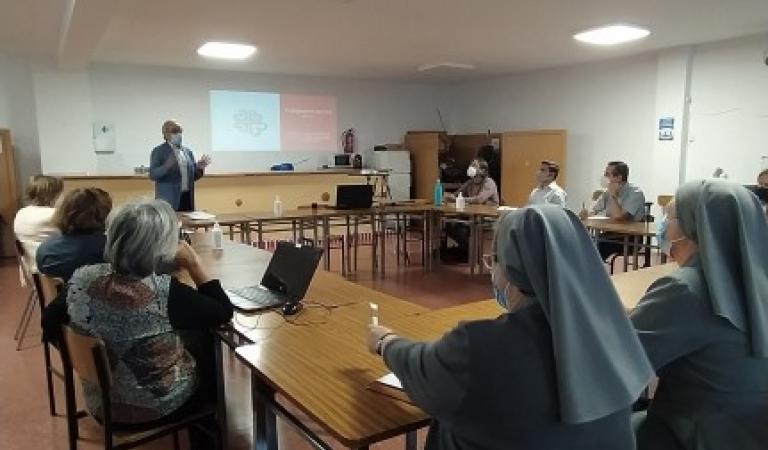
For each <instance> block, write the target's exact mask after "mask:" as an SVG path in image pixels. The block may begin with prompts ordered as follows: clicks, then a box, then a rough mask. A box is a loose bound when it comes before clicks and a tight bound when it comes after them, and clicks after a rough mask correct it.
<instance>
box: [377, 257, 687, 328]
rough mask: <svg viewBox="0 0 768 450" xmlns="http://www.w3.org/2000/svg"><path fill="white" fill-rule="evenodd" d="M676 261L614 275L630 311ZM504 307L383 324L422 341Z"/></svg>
mask: <svg viewBox="0 0 768 450" xmlns="http://www.w3.org/2000/svg"><path fill="white" fill-rule="evenodd" d="M677 268H678V266H677V264H675V263H668V264H660V265H657V266H653V267H648V268H645V269H640V270H636V271H633V272H625V273H620V274H616V275H613V276H612V277H611V281H613V285H614V286H615V287H616V291H617V292H618V294H619V298H620V299H621V303H622V304H623V305H624V309H626V310H627V312H628V313H629V312H631V311H632V310H633V309H635V307H636V306H637V303H638V302H639V301H640V299H641V298H642V297H643V295H645V292H646V291H647V290H648V287H650V285H651V284H653V282H654V281H656V280H658V279H659V278H661V277H663V276H666V275H669V274H670V273H672V272H674V271H675V270H677ZM503 313H504V310H503V309H502V308H501V307H500V306H499V304H498V303H497V302H496V300H494V299H491V300H482V301H479V302H473V303H466V304H463V305H459V306H453V307H450V308H442V309H437V310H430V311H424V312H420V313H417V314H414V315H410V316H406V317H401V318H399V319H397V320H396V322H392V323H385V322H382V324H383V325H386V326H389V327H392V328H393V329H394V330H396V331H397V332H398V333H401V334H402V335H404V336H408V337H409V338H412V339H418V340H434V339H438V338H439V337H440V336H441V335H442V334H443V333H445V332H446V331H448V330H451V329H453V328H454V327H456V326H457V325H458V324H459V322H467V321H472V320H483V319H492V318H495V317H498V316H499V315H501V314H503Z"/></svg>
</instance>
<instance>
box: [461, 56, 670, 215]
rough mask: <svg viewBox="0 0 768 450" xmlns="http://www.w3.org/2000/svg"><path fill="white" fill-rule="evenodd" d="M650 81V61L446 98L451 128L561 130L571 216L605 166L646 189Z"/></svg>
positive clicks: (541, 74)
mask: <svg viewBox="0 0 768 450" xmlns="http://www.w3.org/2000/svg"><path fill="white" fill-rule="evenodd" d="M656 77H657V57H656V56H655V55H646V56H640V57H635V58H629V59H622V60H615V61H610V62H605V63H600V64H590V65H581V66H574V67H569V68H562V69H553V70H545V71H538V72H532V73H528V74H524V75H520V76H514V77H506V78H499V79H493V80H486V81H479V82H473V83H467V84H463V85H461V86H460V88H461V89H460V91H459V92H458V93H457V94H456V95H454V96H453V99H452V100H453V110H452V114H451V128H452V129H453V131H455V132H481V131H485V130H487V129H491V130H492V131H513V130H522V129H545V128H549V129H552V128H564V129H567V130H568V161H567V173H568V186H567V190H568V201H569V204H570V207H571V208H572V209H579V208H581V203H582V202H584V201H587V199H588V198H589V197H590V195H591V192H592V191H593V190H594V189H595V188H597V187H598V181H599V178H600V177H601V176H602V174H603V170H604V169H605V164H606V162H608V161H610V160H615V159H621V160H624V161H626V162H627V164H629V166H630V179H631V181H633V182H635V183H637V184H640V185H641V186H647V185H650V184H651V181H652V179H653V177H654V174H653V170H652V167H653V162H652V160H651V159H650V158H649V154H650V153H651V152H652V150H653V147H654V139H655V135H654V121H655V119H654V116H655V99H656ZM535 170H536V169H535V168H534V169H532V171H531V180H530V181H531V187H533V185H534V183H535V182H534V173H533V172H534V171H535Z"/></svg>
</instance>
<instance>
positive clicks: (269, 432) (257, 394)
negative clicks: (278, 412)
mask: <svg viewBox="0 0 768 450" xmlns="http://www.w3.org/2000/svg"><path fill="white" fill-rule="evenodd" d="M251 401H252V403H253V448H254V450H277V417H276V416H275V412H274V411H273V410H272V408H271V407H270V406H269V403H268V402H269V401H271V402H274V401H275V392H274V391H273V390H271V389H270V388H269V387H268V386H266V385H264V384H263V383H261V382H260V381H259V378H258V376H256V375H251Z"/></svg>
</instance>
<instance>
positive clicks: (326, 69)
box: [0, 0, 768, 80]
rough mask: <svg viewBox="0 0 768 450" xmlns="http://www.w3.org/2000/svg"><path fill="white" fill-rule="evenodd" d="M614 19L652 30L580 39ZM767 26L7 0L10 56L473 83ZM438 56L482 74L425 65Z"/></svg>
mask: <svg viewBox="0 0 768 450" xmlns="http://www.w3.org/2000/svg"><path fill="white" fill-rule="evenodd" d="M613 22H625V23H634V24H639V25H643V26H646V27H648V28H650V29H651V31H652V33H653V34H652V35H651V36H650V37H649V38H647V39H645V40H643V41H641V42H638V43H632V44H627V45H624V46H619V47H615V48H597V47H590V46H585V45H583V44H579V43H577V42H575V41H573V40H572V39H571V35H572V34H573V33H574V32H576V31H580V30H582V29H585V28H590V27H593V26H596V25H601V24H607V23H613ZM762 32H768V0H0V52H7V53H14V54H30V55H49V56H52V57H55V58H57V60H58V62H59V64H60V65H61V66H63V67H82V66H84V65H87V64H88V63H89V62H97V61H107V62H117V63H132V64H146V65H163V66H177V67H202V68H221V69H226V70H247V71H254V72H266V73H286V74H305V75H332V76H344V77H361V78H385V79H409V80H440V79H469V78H479V77H488V76H495V75H500V74H506V73H515V72H521V71H527V70H533V69H538V68H545V67H556V66H565V65H572V64H577V63H583V62H588V61H596V60H601V59H608V58H615V57H619V56H626V55H631V54H637V53H644V52H648V51H653V50H658V49H662V48H668V47H674V46H679V45H687V44H696V43H702V42H707V41H715V40H721V39H726V38H731V37H737V36H744V35H750V34H756V33H762ZM207 40H225V41H245V42H250V43H254V44H256V45H257V46H258V47H259V53H258V56H257V57H256V58H255V59H254V60H252V61H249V62H245V63H213V62H211V61H206V60H202V59H201V58H200V57H198V56H197V55H196V53H195V50H196V49H197V47H198V46H199V45H200V44H202V43H203V42H205V41H207ZM766 48H767V49H768V39H766ZM440 62H452V63H462V64H472V65H474V66H475V67H476V70H474V71H471V72H464V71H457V70H446V71H442V70H438V71H435V72H432V73H429V72H428V73H419V72H418V71H417V70H416V68H417V67H418V66H420V65H423V64H431V63H440Z"/></svg>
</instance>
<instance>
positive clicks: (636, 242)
mask: <svg viewBox="0 0 768 450" xmlns="http://www.w3.org/2000/svg"><path fill="white" fill-rule="evenodd" d="M632 253H633V255H632V264H634V266H633V267H632V268H633V269H634V270H637V269H639V268H640V266H639V265H638V261H639V253H640V236H637V235H634V236H632Z"/></svg>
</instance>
